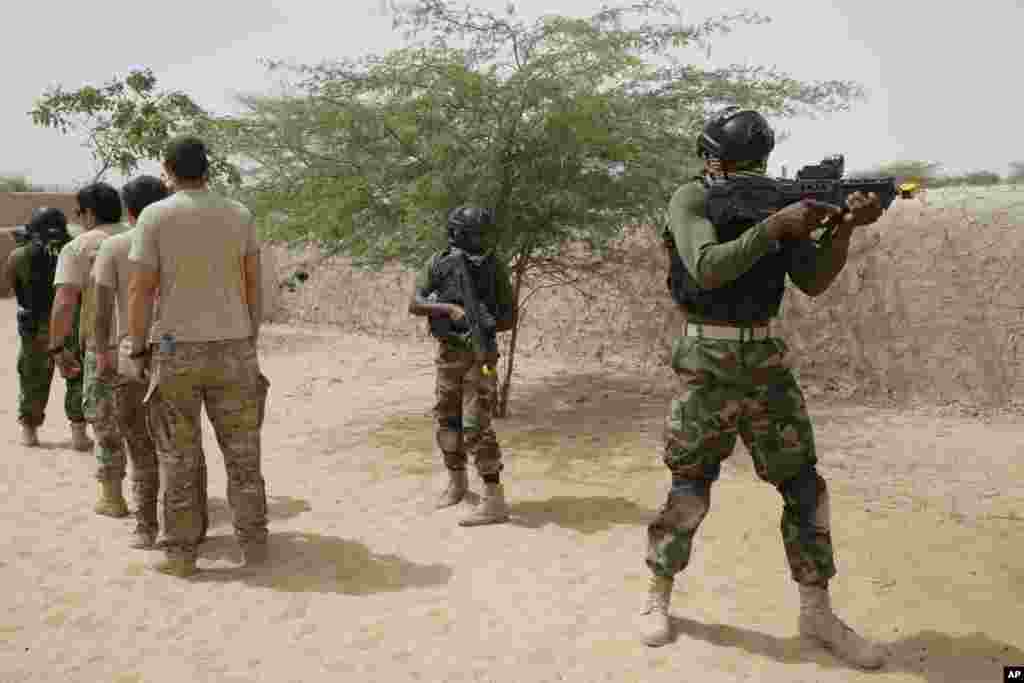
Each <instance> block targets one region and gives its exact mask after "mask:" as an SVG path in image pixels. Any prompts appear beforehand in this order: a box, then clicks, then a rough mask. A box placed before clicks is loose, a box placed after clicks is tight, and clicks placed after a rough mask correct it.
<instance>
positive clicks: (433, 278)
mask: <svg viewBox="0 0 1024 683" xmlns="http://www.w3.org/2000/svg"><path fill="white" fill-rule="evenodd" d="M457 258H459V257H458V256H456V255H455V254H454V253H452V251H451V249H445V250H444V251H441V252H438V253H436V254H434V255H433V256H432V257H430V265H429V266H428V267H429V270H430V284H431V286H432V287H433V288H434V289H433V292H431V294H436V299H437V302H438V303H444V304H457V305H459V306H463V307H465V305H466V302H465V301H463V299H462V295H461V293H460V292H459V279H458V271H457V270H456V269H457V268H458V264H457V263H456V259H457ZM466 270H467V272H468V273H469V277H470V279H471V280H472V281H473V286H474V287H475V291H476V298H477V299H478V300H479V301H480V302H481V303H482V304H483V305H484V306H485V307H486V308H487V311H488V313H490V314H491V315H492V316H494V317H497V314H498V293H497V283H496V278H497V273H498V262H497V260H496V259H495V257H494V255H493V254H490V255H488V256H487V258H485V259H484V260H483V262H482V263H481V264H480V265H478V266H477V265H473V262H472V261H469V260H467V261H466ZM429 323H430V333H431V334H432V335H434V336H435V337H437V338H438V339H444V338H447V337H451V336H452V335H453V334H455V335H463V334H465V333H466V332H468V331H469V326H468V325H467V324H466V322H465V318H463V319H462V320H458V321H455V320H451V319H450V318H447V317H443V318H441V317H438V318H434V317H431V318H430V319H429Z"/></svg>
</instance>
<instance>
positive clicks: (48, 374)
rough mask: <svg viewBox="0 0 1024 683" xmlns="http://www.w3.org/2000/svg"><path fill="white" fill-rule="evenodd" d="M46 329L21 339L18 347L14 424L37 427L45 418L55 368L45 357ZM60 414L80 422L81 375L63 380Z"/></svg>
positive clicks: (47, 339)
mask: <svg viewBox="0 0 1024 683" xmlns="http://www.w3.org/2000/svg"><path fill="white" fill-rule="evenodd" d="M49 334H50V333H49V327H48V326H45V325H44V326H43V329H42V330H41V331H40V332H39V333H38V334H36V335H34V336H29V335H21V339H20V344H19V345H18V422H20V423H21V424H24V425H28V426H29V427H38V426H39V425H41V424H43V420H44V419H45V417H46V405H47V404H48V403H49V401H50V386H51V385H52V384H53V373H54V370H55V367H54V365H53V363H52V362H51V361H50V356H49V354H47V353H46V351H47V348H48V347H49V343H50V340H49ZM65 382H66V387H67V388H66V391H65V394H64V413H65V414H66V415H67V418H68V420H69V421H70V422H82V421H83V420H84V419H85V416H84V414H83V412H82V375H79V376H78V377H75V378H74V379H69V380H65Z"/></svg>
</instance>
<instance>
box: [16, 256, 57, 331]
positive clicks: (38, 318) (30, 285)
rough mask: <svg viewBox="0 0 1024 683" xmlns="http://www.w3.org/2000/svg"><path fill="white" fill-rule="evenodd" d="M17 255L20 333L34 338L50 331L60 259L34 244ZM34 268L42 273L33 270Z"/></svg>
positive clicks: (17, 296)
mask: <svg viewBox="0 0 1024 683" xmlns="http://www.w3.org/2000/svg"><path fill="white" fill-rule="evenodd" d="M18 249H19V250H20V251H19V252H18V254H17V255H16V259H17V261H16V262H15V266H14V269H15V274H16V277H15V279H14V280H15V281H14V297H15V299H16V300H17V302H18V313H17V316H18V317H17V323H18V334H20V335H22V336H33V335H35V334H38V333H40V332H42V331H43V330H46V329H49V322H50V312H51V310H52V309H53V299H54V296H55V288H54V286H53V277H54V274H55V273H56V272H57V257H56V256H53V255H51V254H48V253H46V247H45V246H44V245H43V244H41V243H39V242H37V241H32V242H30V243H29V244H27V245H25V246H23V247H18ZM33 265H35V266H36V268H37V269H38V270H33Z"/></svg>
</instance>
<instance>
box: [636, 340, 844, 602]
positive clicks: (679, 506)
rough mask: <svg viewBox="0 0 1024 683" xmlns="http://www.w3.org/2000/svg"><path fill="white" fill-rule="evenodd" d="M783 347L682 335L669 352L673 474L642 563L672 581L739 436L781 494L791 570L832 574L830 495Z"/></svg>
mask: <svg viewBox="0 0 1024 683" xmlns="http://www.w3.org/2000/svg"><path fill="white" fill-rule="evenodd" d="M786 353H787V347H786V344H785V342H783V341H782V340H781V339H777V338H769V339H766V340H763V341H747V342H739V341H723V340H713V339H705V338H697V337H681V338H679V339H677V340H676V342H675V345H674V348H673V351H672V369H673V370H674V371H675V373H676V376H677V377H678V378H679V382H680V386H679V394H678V396H676V397H675V398H674V399H673V400H672V403H671V407H670V413H669V416H668V418H667V420H666V424H665V432H664V444H665V445H664V456H663V457H664V462H665V465H666V466H668V468H669V470H670V471H671V472H672V488H671V490H670V491H669V494H668V500H667V501H666V503H665V504H664V506H662V508H661V510H660V511H659V513H658V516H657V518H656V519H655V520H654V521H653V522H652V523H651V524H650V525H649V526H648V529H647V538H648V546H647V560H646V562H647V566H648V567H649V568H650V570H651V571H652V572H653V573H655V574H657V575H659V576H666V577H671V576H674V575H675V574H677V573H678V572H680V571H682V570H683V569H685V568H686V565H687V564H688V563H689V560H690V553H691V549H692V546H693V537H694V534H695V533H696V532H697V529H698V527H699V526H700V523H701V522H702V521H703V519H704V517H705V516H706V515H707V513H708V509H709V507H710V504H711V485H712V484H713V483H714V482H715V480H716V479H718V476H719V473H720V470H721V464H722V461H723V460H725V459H726V458H728V457H729V456H730V455H731V454H732V451H733V448H734V447H735V445H736V438H737V435H738V436H740V437H742V439H743V443H744V444H745V445H746V447H747V449H748V450H749V451H750V455H751V457H752V459H753V461H754V468H755V471H756V472H757V475H758V477H760V478H761V479H762V480H764V481H766V482H768V483H770V484H772V485H773V486H775V488H776V489H777V490H778V491H779V493H780V495H781V496H782V521H781V525H780V526H781V532H782V542H783V545H784V547H785V550H786V559H787V561H788V563H789V567H790V574H791V576H792V578H793V580H794V581H796V582H798V583H803V584H819V585H820V584H822V583H825V582H827V581H828V580H829V579H830V578H831V577H832V576H834V575H835V573H836V569H835V560H834V557H833V552H832V539H831V535H830V532H829V505H828V489H827V487H826V485H825V480H824V479H822V477H821V476H820V475H819V474H818V473H817V472H816V470H815V464H816V463H817V456H816V455H815V450H814V433H813V430H812V426H811V421H810V418H809V417H808V415H807V408H806V405H805V403H804V398H803V393H802V392H801V391H800V387H799V386H798V385H797V383H796V379H795V378H794V377H793V373H792V371H791V370H790V368H789V366H788V364H787V362H786V360H785V356H786Z"/></svg>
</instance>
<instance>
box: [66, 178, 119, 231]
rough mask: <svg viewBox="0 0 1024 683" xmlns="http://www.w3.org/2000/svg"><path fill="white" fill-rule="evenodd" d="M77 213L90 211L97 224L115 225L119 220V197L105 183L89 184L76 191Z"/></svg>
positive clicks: (115, 191)
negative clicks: (93, 214)
mask: <svg viewBox="0 0 1024 683" xmlns="http://www.w3.org/2000/svg"><path fill="white" fill-rule="evenodd" d="M75 199H77V200H78V210H79V211H83V212H84V211H90V210H91V211H92V212H93V213H95V214H96V222H97V223H101V224H102V223H117V222H119V221H120V220H121V197H120V196H118V194H117V190H115V189H114V188H113V186H111V185H108V184H107V183H91V184H89V185H86V186H85V187H83V188H82V189H81V190H79V191H78V194H77V195H76V197H75Z"/></svg>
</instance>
